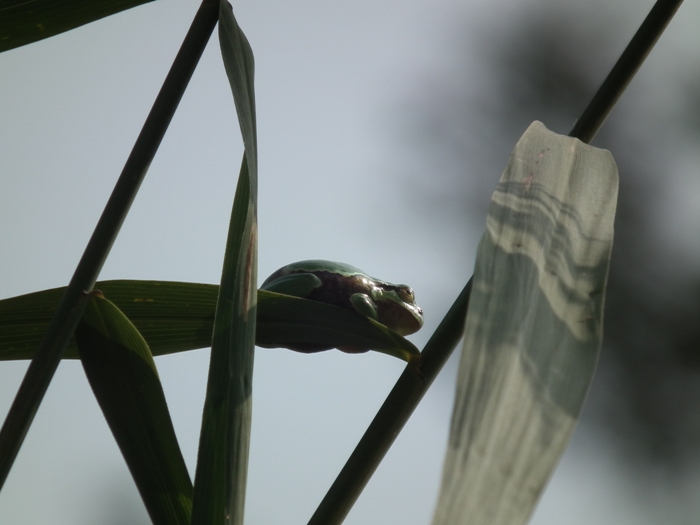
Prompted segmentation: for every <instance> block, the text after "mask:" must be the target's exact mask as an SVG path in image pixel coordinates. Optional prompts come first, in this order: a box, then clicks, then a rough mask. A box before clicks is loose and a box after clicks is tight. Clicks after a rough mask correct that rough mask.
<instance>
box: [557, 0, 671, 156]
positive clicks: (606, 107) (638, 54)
mask: <svg viewBox="0 0 700 525" xmlns="http://www.w3.org/2000/svg"><path fill="white" fill-rule="evenodd" d="M682 2H683V0H658V1H657V2H656V4H654V7H652V9H651V11H649V14H648V15H647V17H646V18H645V19H644V22H642V25H641V26H639V29H638V30H637V33H636V34H635V35H634V37H632V40H630V43H629V44H628V45H627V48H626V49H625V51H624V52H623V53H622V55H621V56H620V58H619V59H618V61H617V63H616V64H615V66H614V67H613V68H612V70H611V71H610V73H609V74H608V76H607V78H606V79H605V81H604V82H603V84H602V85H601V86H600V88H599V89H598V92H597V93H596V94H595V96H594V97H593V100H591V102H590V104H588V107H587V108H586V109H585V111H584V112H583V114H582V115H581V118H579V119H578V120H577V121H576V124H575V125H574V127H573V129H572V130H571V132H570V133H569V136H570V137H576V138H577V139H579V140H581V141H582V142H585V143H586V144H588V143H590V142H591V141H592V140H593V138H594V137H595V136H596V133H598V130H599V129H600V127H601V126H602V125H603V123H604V122H605V119H607V118H608V114H609V113H610V111H612V108H613V107H614V106H615V103H616V102H617V100H618V99H619V98H620V96H621V95H622V93H624V91H625V89H626V88H627V85H628V84H629V83H630V82H631V81H632V78H634V75H635V74H636V73H637V70H638V69H639V68H640V66H641V65H642V63H643V62H644V59H646V57H647V55H648V54H649V53H650V52H651V50H652V49H653V48H654V45H655V44H656V41H657V40H658V39H659V37H660V36H661V34H662V33H663V32H664V30H665V29H666V26H667V25H668V23H669V22H670V21H671V18H673V15H675V14H676V11H677V10H678V8H679V7H680V5H681V3H682Z"/></svg>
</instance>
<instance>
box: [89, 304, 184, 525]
mask: <svg viewBox="0 0 700 525" xmlns="http://www.w3.org/2000/svg"><path fill="white" fill-rule="evenodd" d="M75 339H76V341H77V345H78V350H79V353H80V359H81V362H82V364H83V368H84V370H85V374H86V375H87V378H88V381H89V382H90V387H91V388H92V391H93V392H94V394H95V397H96V398H97V402H98V403H99V405H100V408H101V409H102V413H103V414H104V416H105V419H106V420H107V423H108V424H109V428H110V429H111V431H112V434H113V435H114V438H115V439H116V441H117V444H118V445H119V449H120V450H121V451H122V454H123V456H124V459H125V460H126V464H127V465H128V467H129V470H130V471H131V475H132V476H133V478H134V481H135V482H136V486H137V487H138V489H139V493H140V494H141V497H142V498H143V501H144V503H145V505H146V509H147V510H148V513H149V515H150V517H151V520H152V522H153V523H154V524H156V525H187V524H189V522H190V512H191V509H192V482H191V481H190V476H189V473H188V472H187V467H186V466H185V461H184V459H183V457H182V453H181V452H180V447H179V445H178V443H177V438H176V437H175V430H174V429H173V424H172V421H171V419H170V413H169V412H168V406H167V403H166V401H165V395H164V394H163V387H162V386H161V384H160V379H159V378H158V372H157V370H156V366H155V363H154V361H153V356H152V355H151V352H150V350H149V349H148V345H147V344H146V341H145V340H144V339H143V337H141V334H139V332H138V330H136V328H135V327H134V325H133V324H131V322H130V321H129V320H128V319H127V318H126V316H125V315H124V314H123V313H122V312H120V311H119V309H118V308H117V307H116V306H114V304H112V303H111V302H109V301H108V300H106V299H105V298H104V297H102V296H101V295H99V293H94V292H93V293H92V294H91V297H90V298H89V300H88V304H87V307H86V309H85V313H84V314H83V318H82V320H81V322H80V324H79V325H78V328H77V329H76V331H75Z"/></svg>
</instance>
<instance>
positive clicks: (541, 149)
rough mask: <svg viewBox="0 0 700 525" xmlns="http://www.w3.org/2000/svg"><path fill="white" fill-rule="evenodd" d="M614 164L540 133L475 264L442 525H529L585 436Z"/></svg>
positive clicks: (492, 212)
mask: <svg viewBox="0 0 700 525" xmlns="http://www.w3.org/2000/svg"><path fill="white" fill-rule="evenodd" d="M617 186H618V177H617V168H616V166H615V162H614V160H613V159H612V155H610V152H608V151H604V150H599V149H596V148H593V147H591V146H586V145H585V144H583V143H582V142H580V141H578V140H576V139H573V138H569V137H564V136H562V135H557V134H555V133H552V132H550V131H548V130H546V129H545V127H544V126H543V125H542V124H541V123H539V122H536V123H534V124H532V125H531V126H530V128H529V129H528V130H527V131H526V133H525V134H524V135H523V136H522V138H521V139H520V141H519V142H518V144H517V145H516V147H515V150H514V151H513V154H512V155H511V158H510V162H509V163H508V167H507V168H506V170H505V171H504V173H503V176H502V177H501V180H500V182H499V184H498V187H497V188H496V191H495V193H494V195H493V198H492V200H491V207H490V209H489V215H488V219H487V228H486V233H485V234H484V236H483V237H482V240H481V243H480V245H479V250H478V253H477V262H476V269H475V272H474V285H473V289H472V294H471V298H470V308H469V314H468V315H467V324H466V330H465V334H466V335H465V341H464V349H463V353H462V360H461V363H460V368H459V375H458V383H457V394H456V401H455V407H454V411H453V416H452V427H451V431H450V440H449V446H448V451H447V455H446V458H445V466H444V471H443V480H442V488H441V493H440V499H439V502H438V505H437V511H436V514H435V519H434V521H433V524H434V525H460V524H464V525H467V524H469V525H487V524H488V525H522V524H524V523H526V522H527V520H528V519H529V517H530V515H531V513H532V511H533V509H534V506H535V503H536V502H537V500H538V498H539V496H540V493H541V491H542V490H543V488H544V485H545V483H546V482H547V480H548V479H549V476H550V475H551V472H552V470H553V469H554V466H555V465H556V463H557V462H558V460H559V458H560V456H561V454H562V453H563V451H564V448H565V446H566V444H567V442H568V440H569V438H570V436H571V433H572V432H573V429H574V426H575V424H576V421H577V418H578V415H579V412H580V410H581V406H582V405H583V401H584V398H585V395H586V392H587V390H588V386H589V385H590V382H591V379H592V377H593V372H594V370H595V366H596V361H597V359H598V354H599V351H600V343H601V339H602V332H603V330H602V321H603V301H604V297H605V286H606V281H607V272H608V265H609V260H610V251H611V248H612V239H613V221H614V217H615V207H616V203H617Z"/></svg>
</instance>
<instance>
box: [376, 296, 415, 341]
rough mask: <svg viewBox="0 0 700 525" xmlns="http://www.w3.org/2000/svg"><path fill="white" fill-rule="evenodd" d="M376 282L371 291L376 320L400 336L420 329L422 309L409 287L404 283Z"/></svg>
mask: <svg viewBox="0 0 700 525" xmlns="http://www.w3.org/2000/svg"><path fill="white" fill-rule="evenodd" d="M377 284H378V286H375V287H373V288H372V291H371V296H372V299H373V300H374V303H375V304H376V308H377V317H378V319H377V320H378V321H379V322H380V323H382V324H383V325H385V326H388V327H389V328H391V329H392V330H393V331H394V332H396V333H397V334H399V335H402V336H403V335H409V334H413V333H415V332H417V331H418V330H420V329H421V327H422V326H423V310H422V309H421V308H420V307H419V306H418V305H417V304H416V297H415V294H414V293H413V290H412V289H411V287H410V286H406V285H405V284H389V283H377Z"/></svg>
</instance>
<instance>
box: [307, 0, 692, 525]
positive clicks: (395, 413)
mask: <svg viewBox="0 0 700 525" xmlns="http://www.w3.org/2000/svg"><path fill="white" fill-rule="evenodd" d="M681 2H682V0H658V1H657V2H656V4H655V5H654V7H653V8H652V9H651V11H650V12H649V14H648V15H647V17H646V19H645V20H644V22H643V23H642V25H641V26H640V27H639V30H638V31H637V33H636V34H635V35H634V37H633V38H632V40H631V41H630V43H629V44H628V46H627V48H626V49H625V51H624V52H623V53H622V55H621V56H620V59H619V60H618V61H617V63H616V64H615V66H614V67H613V69H612V70H611V71H610V73H609V74H608V76H607V78H606V79H605V81H604V82H603V84H602V85H601V87H600V89H599V90H598V92H597V93H596V94H595V96H594V97H593V99H592V100H591V102H590V104H589V105H588V107H587V108H586V110H585V111H584V112H583V114H582V115H581V118H579V120H578V121H577V122H576V125H575V126H574V128H573V129H572V130H571V133H569V136H571V137H576V138H578V139H580V140H581V141H583V142H586V143H589V142H590V141H591V140H593V138H594V137H595V135H596V133H597V132H598V130H599V129H600V127H601V126H602V125H603V123H604V122H605V119H606V118H607V116H608V114H609V113H610V111H611V110H612V108H613V106H614V105H615V103H616V102H617V100H618V99H619V98H620V95H622V93H623V92H624V90H625V88H626V87H627V85H628V84H629V83H630V81H631V80H632V78H633V77H634V75H635V73H636V72H637V70H638V69H639V67H640V66H641V65H642V63H643V62H644V59H645V58H646V57H647V55H648V54H649V52H650V51H651V50H652V48H653V47H654V44H656V41H657V40H658V39H659V37H660V36H661V34H662V33H663V31H664V29H665V28H666V26H667V25H668V23H669V22H670V20H671V18H673V15H674V14H675V12H676V11H677V10H678V7H679V6H680V4H681ZM471 282H472V281H471V279H470V280H469V282H468V283H467V286H465V288H464V290H463V291H462V293H461V294H460V295H459V297H458V298H457V300H456V301H455V302H454V304H453V305H452V308H451V309H450V311H449V312H448V313H447V315H446V316H445V318H444V319H443V321H442V323H441V324H440V326H439V327H438V329H437V330H436V331H435V334H433V337H432V338H431V339H430V341H428V344H427V345H426V347H425V349H424V351H423V362H422V365H421V369H420V370H421V375H419V374H417V373H416V370H415V369H412V368H411V366H410V365H409V366H408V367H407V368H406V370H405V371H404V373H403V374H402V375H401V377H400V378H399V379H398V381H397V382H396V385H395V386H394V388H393V389H392V391H391V392H390V393H389V396H388V397H387V399H386V401H385V402H384V404H383V405H382V407H381V408H380V409H379V412H377V415H376V416H375V417H374V420H373V421H372V423H371V424H370V426H369V428H368V429H367V431H366V432H365V434H364V435H363V436H362V439H360V442H359V443H358V444H357V446H356V447H355V450H354V451H353V453H352V455H351V456H350V458H349V459H348V461H347V462H346V463H345V466H344V467H343V469H342V470H341V471H340V474H338V477H337V478H336V480H335V481H334V482H333V485H331V488H330V489H329V490H328V492H327V493H326V495H325V497H324V498H323V500H322V501H321V503H320V505H319V506H318V508H317V509H316V512H315V513H314V514H313V516H312V517H311V519H310V520H309V524H308V525H338V524H340V523H342V522H343V520H345V517H346V516H347V515H348V513H349V512H350V509H351V508H352V506H353V505H354V504H355V501H357V498H359V497H360V494H361V493H362V490H363V489H364V488H365V485H367V482H368V481H369V479H370V478H371V477H372V474H373V473H374V471H375V470H376V469H377V467H378V466H379V463H380V462H381V461H382V459H383V458H384V456H385V455H386V452H387V451H388V450H389V448H390V447H391V445H392V444H393V442H394V439H396V436H398V434H399V432H401V429H402V428H403V426H404V425H405V424H406V421H408V418H409V417H410V416H411V414H412V413H413V411H414V410H415V408H416V406H418V403H419V402H420V400H421V399H422V398H423V395H424V394H425V392H426V391H427V389H428V388H429V387H430V385H431V384H432V382H433V380H434V379H435V377H436V376H437V374H438V373H439V372H440V370H441V369H442V366H443V365H444V364H445V362H446V361H447V359H448V358H449V357H450V355H451V354H452V352H453V350H454V348H455V347H456V346H457V343H458V342H459V340H460V339H461V337H462V331H463V330H464V324H465V321H466V313H467V308H468V305H469V292H470V291H471Z"/></svg>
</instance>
